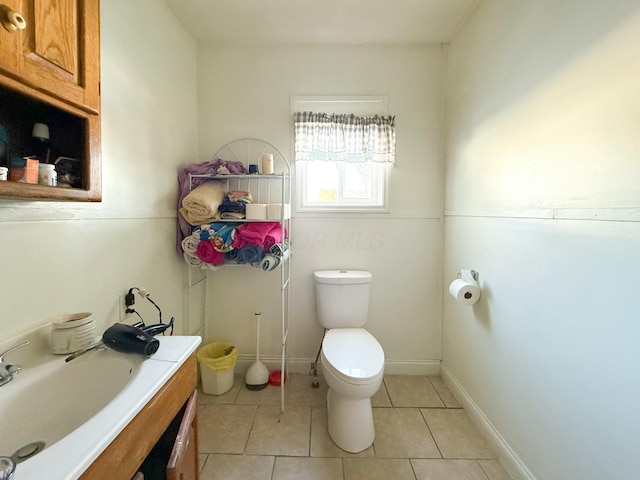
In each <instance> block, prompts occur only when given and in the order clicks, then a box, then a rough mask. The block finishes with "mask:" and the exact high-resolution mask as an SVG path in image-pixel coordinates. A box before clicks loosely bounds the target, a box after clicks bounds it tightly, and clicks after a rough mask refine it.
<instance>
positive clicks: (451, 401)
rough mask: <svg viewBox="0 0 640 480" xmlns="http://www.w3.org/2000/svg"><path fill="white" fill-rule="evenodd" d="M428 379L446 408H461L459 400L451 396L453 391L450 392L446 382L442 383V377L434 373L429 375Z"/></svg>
mask: <svg viewBox="0 0 640 480" xmlns="http://www.w3.org/2000/svg"><path fill="white" fill-rule="evenodd" d="M429 380H430V381H431V384H432V385H433V388H435V389H436V391H437V392H438V395H440V398H441V399H442V401H443V402H444V404H445V406H446V407H447V408H462V405H461V404H460V402H458V400H457V399H456V397H454V396H453V393H451V390H449V387H447V384H446V383H444V380H442V377H438V376H435V375H434V376H430V377H429Z"/></svg>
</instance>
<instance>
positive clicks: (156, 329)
mask: <svg viewBox="0 0 640 480" xmlns="http://www.w3.org/2000/svg"><path fill="white" fill-rule="evenodd" d="M134 291H137V292H138V295H140V296H141V297H142V298H146V299H147V300H148V301H149V302H150V303H151V305H153V306H154V307H156V309H157V310H158V319H159V323H156V324H154V325H149V326H146V325H145V323H144V319H143V318H142V316H141V315H140V314H139V313H138V312H137V311H136V310H135V309H134V308H133V305H135V303H136V298H135V294H134ZM124 303H125V305H126V307H127V308H126V309H125V313H135V314H136V315H137V316H138V317H139V318H140V322H138V323H136V324H135V325H134V326H135V327H138V328H140V329H142V330H144V331H145V332H147V333H149V334H150V335H157V334H158V333H162V334H163V335H164V333H165V331H166V330H167V329H169V328H171V333H170V334H169V335H173V322H174V318H173V317H171V321H170V322H169V323H162V310H161V309H160V307H159V306H158V304H157V303H156V302H154V301H153V300H152V299H151V296H150V294H149V292H147V291H146V290H145V289H144V288H139V287H131V288H130V289H129V291H128V292H127V294H126V295H125V297H124Z"/></svg>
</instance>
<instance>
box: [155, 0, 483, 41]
mask: <svg viewBox="0 0 640 480" xmlns="http://www.w3.org/2000/svg"><path fill="white" fill-rule="evenodd" d="M165 1H166V3H167V4H168V5H169V8H170V9H171V10H172V11H173V12H174V13H175V15H176V17H178V19H179V20H180V22H181V23H182V24H183V25H184V26H185V28H186V29H187V30H188V31H189V32H190V33H191V35H192V36H193V37H194V38H195V39H196V41H197V42H198V44H200V45H217V44H264V43H267V44H301V43H307V44H309V43H312V44H313V43H318V44H322V43H324V44H331V43H333V44H344V43H346V44H413V43H447V42H449V40H450V39H451V37H452V36H453V35H454V33H455V32H456V29H457V27H458V26H459V25H460V24H461V23H462V22H463V21H464V20H465V19H466V18H467V17H468V16H469V15H470V14H471V12H473V10H474V9H475V8H476V7H477V5H478V4H479V3H480V0H165Z"/></svg>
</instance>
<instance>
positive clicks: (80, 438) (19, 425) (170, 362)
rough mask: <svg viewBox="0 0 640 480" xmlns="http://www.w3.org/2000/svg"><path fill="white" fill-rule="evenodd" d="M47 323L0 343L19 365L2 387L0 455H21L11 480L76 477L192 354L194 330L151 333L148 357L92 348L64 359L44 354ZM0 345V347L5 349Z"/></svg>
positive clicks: (195, 339)
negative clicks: (155, 345) (154, 343)
mask: <svg viewBox="0 0 640 480" xmlns="http://www.w3.org/2000/svg"><path fill="white" fill-rule="evenodd" d="M49 333H50V327H47V326H45V327H38V328H36V329H35V330H33V331H31V332H27V333H26V334H25V335H22V336H20V337H19V338H11V339H7V340H3V341H0V350H2V349H4V350H7V349H8V348H9V347H11V346H14V345H18V344H19V343H21V342H23V341H24V340H29V341H30V344H29V345H27V346H26V347H24V348H21V349H19V350H16V351H15V352H13V353H12V354H11V357H9V360H10V361H11V362H13V363H17V364H19V365H21V366H22V370H21V371H20V373H18V374H17V375H16V376H15V377H14V379H13V380H12V381H11V382H9V383H7V384H5V385H3V386H2V387H0V456H13V455H14V454H16V453H17V454H18V456H21V457H23V458H22V459H21V460H20V461H19V463H18V464H17V466H16V471H15V476H14V480H42V478H44V477H43V476H42V475H43V472H46V478H47V480H75V479H77V478H79V477H80V476H81V475H82V473H83V472H84V471H85V470H86V469H87V468H88V467H89V466H90V465H91V464H92V463H93V462H94V461H95V460H96V459H97V458H98V457H99V456H100V454H101V453H102V452H103V451H104V450H105V449H106V448H107V447H108V446H109V444H110V443H111V442H112V441H113V440H114V439H116V437H118V435H119V434H120V433H121V432H122V431H123V430H124V429H125V428H126V427H127V425H128V424H129V422H131V420H133V418H135V416H136V415H137V414H138V413H139V412H140V411H141V410H142V409H143V408H144V407H145V405H147V403H148V402H149V401H150V400H151V399H152V398H153V396H154V395H155V394H156V393H157V392H158V391H159V390H160V389H161V388H162V386H163V385H164V384H165V383H166V382H167V381H168V380H169V379H170V378H171V376H172V375H173V374H174V373H175V372H176V371H177V370H178V369H179V368H180V366H181V365H182V364H183V363H184V362H185V361H186V360H187V359H188V358H190V356H192V355H193V354H194V352H195V350H196V348H197V346H198V345H199V344H200V341H201V338H200V337H196V336H167V337H156V338H158V340H160V348H159V349H158V351H157V352H156V353H155V354H153V356H151V357H150V358H147V359H145V358H144V357H142V356H139V355H134V354H124V353H119V352H116V351H113V350H97V351H90V352H87V353H85V354H84V355H82V356H80V357H77V358H76V359H74V360H72V361H70V362H65V358H66V355H65V356H57V355H52V354H50V353H49V346H48V338H49ZM4 350H3V351H4Z"/></svg>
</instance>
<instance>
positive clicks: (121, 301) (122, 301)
mask: <svg viewBox="0 0 640 480" xmlns="http://www.w3.org/2000/svg"><path fill="white" fill-rule="evenodd" d="M127 308H129V307H128V305H127V295H126V294H123V293H121V294H119V295H118V321H119V322H120V323H135V319H134V318H132V316H133V314H132V313H128V312H127Z"/></svg>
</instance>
